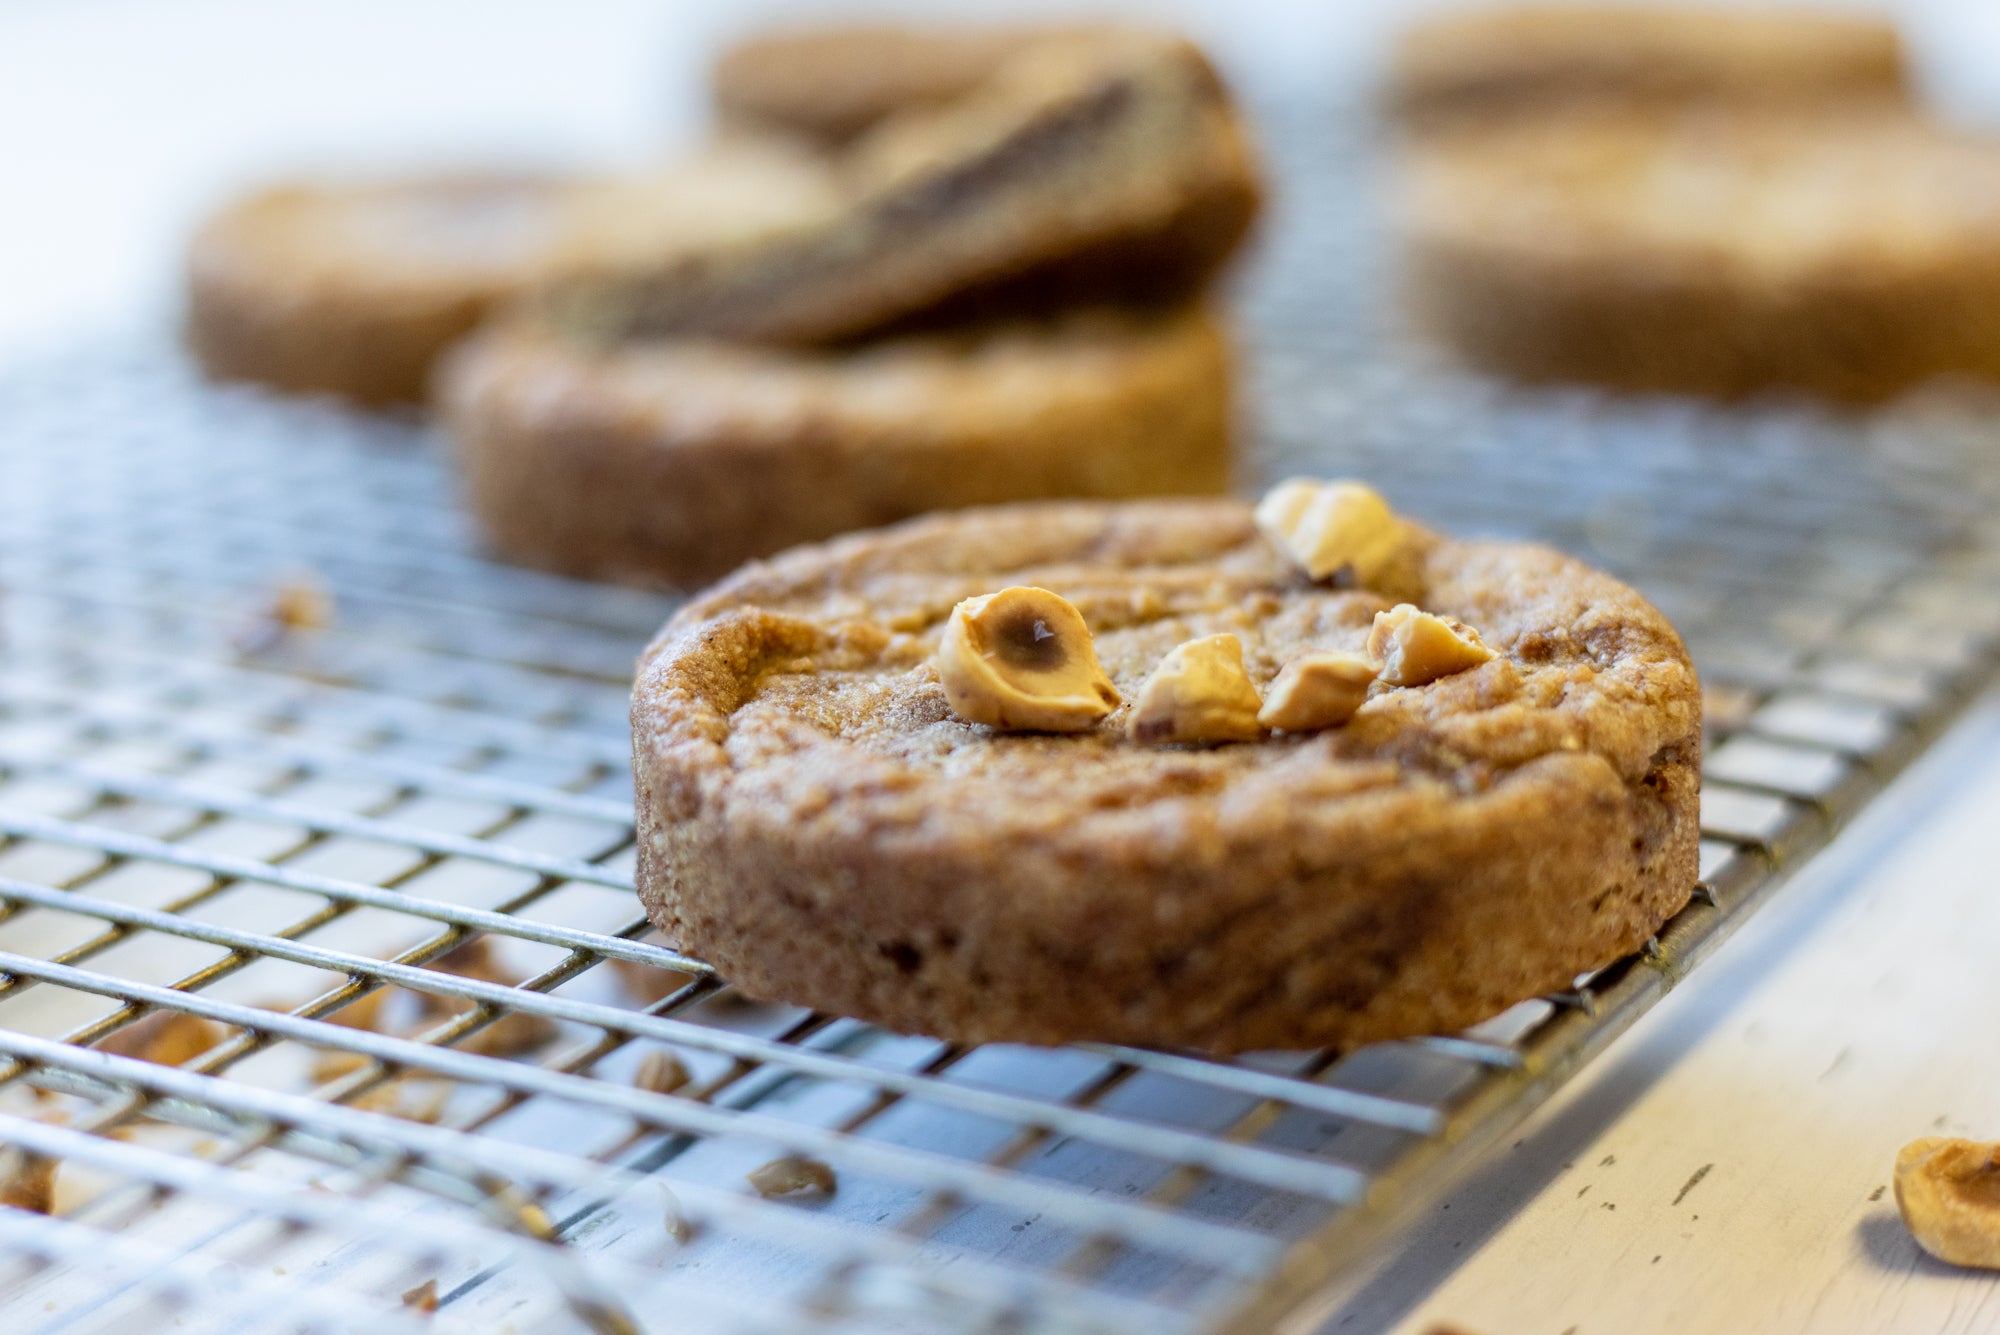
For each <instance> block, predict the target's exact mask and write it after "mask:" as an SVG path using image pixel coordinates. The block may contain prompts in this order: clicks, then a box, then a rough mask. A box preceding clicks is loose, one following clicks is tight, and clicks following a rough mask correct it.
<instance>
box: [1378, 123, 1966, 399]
mask: <svg viewBox="0 0 2000 1335" xmlns="http://www.w3.org/2000/svg"><path fill="white" fill-rule="evenodd" d="M1409 167H1410V170H1409V172H1408V179H1407V180H1406V182H1405V184H1406V186H1407V189H1406V192H1405V197H1404V201H1403V204H1404V218H1405V225H1406V231H1407V238H1406V239H1407V261H1408V279H1409V284H1408V286H1409V292H1410V296H1411V299H1412V302H1413V304H1414V309H1415V311H1416V314H1417V316H1418V318H1419V321H1420V323H1422V324H1423V325H1425V326H1427V327H1428V328H1429V329H1430V330H1432V331H1433V332H1434V333H1436V334H1437V335H1439V336H1440V337H1442V338H1443V339H1444V341H1446V342H1447V343H1449V344H1450V345H1451V346H1452V347H1454V348H1455V349H1457V350H1458V351H1459V352H1460V353H1462V354H1463V355H1464V356H1465V357H1467V358H1468V359H1469V360H1470V361H1472V362H1474V363H1476V364H1478V365H1481V366H1484V367H1488V368H1490V369H1493V370H1496V371H1501V372H1504V373H1507V374H1511V375H1516V376H1521V377H1525V378H1529V379H1552V378H1553V379H1580V380H1592V381H1598V382H1601V383H1604V384H1608V385H1613V386H1617V387H1622V388H1628V389H1642V390H1682V391H1692V392H1701V393H1712V394H1722V395H1740V394H1746V393H1750V392H1753V391H1756V390H1759V389H1763V388H1766V387H1778V386H1790V387H1797V388H1802V389H1807V390H1812V391H1816V392H1818V393H1821V394H1825V395H1829V396H1832V397H1834V398H1839V399H1846V400H1869V399H1879V398H1882V397H1885V396H1888V395H1891V394H1894V393H1895V392H1897V391H1898V390H1901V389H1903V388H1905V387H1908V386H1910V385H1912V384H1915V383H1916V382H1918V381H1921V380H1923V379H1925V378H1927V377H1930V376H1934V375H1939V374H1944V373H1948V372H1962V373H1968V374H1973V375H1980V376H1989V377H1990V376H2000V142H1996V141H1995V140H1992V139H1990V138H1982V137H1978V136H1973V135H1967V134H1960V133H1955V132H1952V131H1948V130H1945V129H1943V128H1940V127H1938V126H1935V125H1932V124H1930V123H1927V122H1925V121H1922V120H1920V119H1918V118H1916V117H1914V116H1909V115H1904V114H1901V113H1897V112H1893V111H1883V112H1867V111H1855V112H1849V113H1846V114H1840V115H1834V114H1832V113H1821V114H1816V115H1811V116H1794V115H1770V114H1761V113H1732V112H1726V111H1721V110H1708V111H1700V112H1687V113H1683V114H1681V115H1679V116H1676V117H1669V118H1665V119H1660V118H1655V117H1645V118H1605V117H1591V118H1577V119H1568V118H1559V119H1553V120H1542V121H1538V122H1537V123H1534V124H1530V125H1516V126H1512V127H1501V128H1497V129H1493V130H1489V131H1482V132H1471V133H1462V134H1455V135H1451V136H1434V137H1432V138H1431V139H1430V140H1428V141H1427V142H1426V143H1425V144H1424V145H1423V146H1422V147H1421V148H1419V149H1417V150H1416V151H1415V152H1414V153H1413V155H1412V158H1411V161H1410V164H1409Z"/></svg>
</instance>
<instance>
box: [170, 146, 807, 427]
mask: <svg viewBox="0 0 2000 1335" xmlns="http://www.w3.org/2000/svg"><path fill="white" fill-rule="evenodd" d="M831 197H832V189H831V185H830V182H829V180H828V178H827V176H826V174H825V170H824V168H823V167H822V166H821V165H820V164H819V163H818V162H817V161H816V160H814V159H812V158H811V157H809V156H808V155H806V154H804V153H801V152H799V151H796V150H791V149H786V148H783V147H781V146H778V145H766V144H752V143H748V142H738V143H731V144H728V145H726V146H721V147H717V148H715V149H713V150H711V151H709V152H707V153H705V154H702V155H700V156H698V157H695V158H693V159H691V160H690V161H688V162H685V163H682V164H679V165H677V166H673V167H669V168H664V169H661V170H659V171H656V172H652V173H647V174H640V175H634V176H631V177H606V178H580V177H556V176H459V177H431V178H410V179H407V180H400V181H378V182H362V183H353V184H346V185H339V184H323V185H290V186H281V187H278V188H275V189H271V190H266V191H263V192H261V193H259V194H255V195H252V196H250V197H248V198H246V199H243V200H241V201H239V202H237V203H235V204H232V205H230V206H229V207H227V208H225V209H224V210H223V211H222V212H220V213H219V214H217V215H216V216H215V217H213V218H212V219H210V220H209V222H208V223H207V224H206V225H205V226H203V227H202V229H201V231H200V232H199V234H198V235H197V236H196V237H195V240H194V243H193V246H192V249H191V252H190V255H189V259H188V312H187V338H188V343H189V345H190V347H191V348H192V349H193V351H194V354H195V356H196V357H197V359H199V361H200V362H201V364H202V366H203V367H204V368H205V369H206V370H207V371H208V372H209V373H210V374H212V375H214V376H217V377H222V378H229V379H247V380H261V381H264V382H266V383H268V384H272V385H275V386H277V387H278V388H280V389H288V390H300V391H315V390H316V391H323V392H327V393H333V394H340V395H344V396H347V397H349V398H353V399H358V400H360V401H362V402H364V403H375V404H386V403H402V402H414V401H418V400H421V399H422V398H423V397H424V395H425V391H426V386H427V384H428V381H429V377H430V371H431V366H432V363H433V362H434V361H435V360H436V358H437V355H438V354H439V353H440V352H442V351H443V350H444V349H445V348H446V347H448V346H449V345H450V344H452V343H453V342H455V341H457V340H458V339H459V338H461V337H463V336H464V335H465V334H466V333H467V332H468V331H469V330H471V329H472V328H473V327H474V326H475V325H476V324H478V323H479V322H480V321H481V320H482V319H484V318H485V317H486V315H487V314H488V313H490V312H491V311H492V310H493V309H494V308H495V307H496V306H497V305H498V304H500V303H501V302H503V301H505V300H507V299H509V298H512V297H516V296H518V295H520V294H521V293H522V292H523V291H524V290H526V289H528V288H529V287H531V286H532V285H534V284H536V283H538V282H542V281H546V280H547V279H549V278H550V277H552V276H554V275H556V274H560V273H562V272H564V271H565V270H567V269H568V268H570V267H572V266H575V265H578V264H582V263H585V262H589V263H592V264H601V263H604V262H607V260H608V259H610V258H611V257H618V256H637V255H644V256H646V257H648V258H652V257H655V256H657V255H658V254H660V253H661V252H663V251H672V250H674V249H675V248H678V247H684V246H688V245H693V244H696V243H699V242H702V241H705V240H707V239H710V238H712V237H714V236H715V235H717V234H718V233H729V232H735V231H739V230H745V231H753V232H754V231H756V230H758V229H760V228H763V227H767V226H771V225H773V224H775V223H776V222H777V221H779V220H785V221H788V222H789V221H795V220H797V219H799V218H801V217H805V216H811V215H812V214H814V213H816V212H817V211H818V210H819V209H821V208H823V207H825V206H826V205H827V203H828V201H829V200H830V199H831Z"/></svg>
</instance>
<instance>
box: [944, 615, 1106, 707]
mask: <svg viewBox="0 0 2000 1335" xmlns="http://www.w3.org/2000/svg"><path fill="white" fill-rule="evenodd" d="M937 666H938V676H939V678H940V679H941V680H942V682H943V683H944V697H945V700H946V701H947V702H948V703H949V704H950V705H951V709H952V712H953V713H955V714H957V715H958V716H959V717H960V718H962V719H965V720H966V721H967V722H969V723H984V724H986V725H987V726H989V727H993V728H1001V729H1006V730H1009V731H1028V732H1082V731H1085V730H1087V729H1089V728H1092V727H1095V726H1096V725H1097V723H1098V722H1099V721H1100V720H1101V719H1103V717H1104V716H1105V715H1106V714H1109V713H1110V712H1111V711H1112V710H1114V709H1116V708H1117V707H1118V704H1119V697H1118V689H1117V688H1116V687H1114V686H1113V685H1112V684H1111V678H1109V677H1107V676H1105V675H1104V669H1103V668H1102V667H1100V666H1098V662H1097V650H1096V649H1095V648H1094V647H1093V646H1092V645H1091V641H1090V628H1089V627H1088V626H1086V625H1085V624H1084V621H1083V614H1082V613H1081V612H1079V611H1077V610H1076V608H1075V606H1074V605H1072V604H1071V603H1070V601H1069V600H1068V599H1066V598H1064V597H1062V596H1061V595H1060V594H1055V593H1050V592H1049V591H1048V590H1047V589H1037V588H1033V587H1031V586H1028V585H1016V586H1014V587H1013V588H1010V589H1002V590H1001V591H1000V592H998V593H989V594H987V595H986V596H984V597H982V598H967V599H966V600H965V601H964V602H962V603H960V604H959V605H958V606H957V607H955V608H953V609H952V613H951V621H950V622H949V623H948V624H947V625H946V626H945V631H944V640H943V642H942V643H941V644H939V646H938V654H937Z"/></svg>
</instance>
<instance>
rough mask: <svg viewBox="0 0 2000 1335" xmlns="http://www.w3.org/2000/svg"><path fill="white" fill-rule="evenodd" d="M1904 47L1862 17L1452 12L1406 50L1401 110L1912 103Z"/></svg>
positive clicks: (1691, 11)
mask: <svg viewBox="0 0 2000 1335" xmlns="http://www.w3.org/2000/svg"><path fill="white" fill-rule="evenodd" d="M1908 83H1909V75H1908V71H1907V69H1906V66H1905V61H1904V54H1903V45H1902V40H1901V39H1900V38H1899V37H1898V36H1897V34H1896V30H1895V28H1894V27H1892V26H1891V25H1890V24H1889V23H1888V22H1886V21H1885V20H1883V19H1880V18H1875V17H1869V16H1865V15H1858V14H1829V13H1807V12H1794V13H1785V12H1772V11H1753V12H1749V13H1744V12H1731V11H1729V10H1725V9H1719V8H1712V7H1703V6H1699V5H1665V6H1647V5H1637V6H1635V5H1609V4H1571V5H1532V6H1523V7H1503V8H1497V9H1492V8H1489V9H1478V10H1472V11H1467V12H1463V13H1450V14H1443V15H1439V16H1436V17H1433V18H1430V19H1428V20H1425V21H1424V22H1421V23H1418V24H1415V25H1414V26H1412V27H1411V28H1409V29H1408V30H1407V31H1406V32H1405V33H1404V34H1403V36H1402V39H1401V40H1400V42H1399V43H1398V44H1397V47H1396V50H1395V55H1394V57H1393V63H1392V69H1391V72H1390V88H1389V94H1390V100H1391V101H1392V103H1393V104H1394V105H1395V107H1396V109H1397V110H1398V111H1399V112H1401V113H1402V114H1404V115H1405V116H1407V117H1410V118H1411V119H1413V120H1417V121H1431V120H1483V119H1490V118H1491V117H1493V116H1495V115H1510V114H1516V113H1520V112H1545V111H1551V110H1571V111H1574V110H1580V109H1594V110H1601V111H1615V110H1620V109H1624V110H1631V109H1634V108H1641V107H1673V106H1677V105H1683V104H1686V103H1690V102H1701V101H1727V102H1736V103H1751V104H1757V105H1765V106H1801V105H1807V104H1812V103H1819V102H1829V101H1830V102H1842V101H1847V100H1851V99H1855V98H1862V99H1880V100H1886V101H1902V100H1905V99H1906V98H1907V97H1908V93H1909V88H1908Z"/></svg>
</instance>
